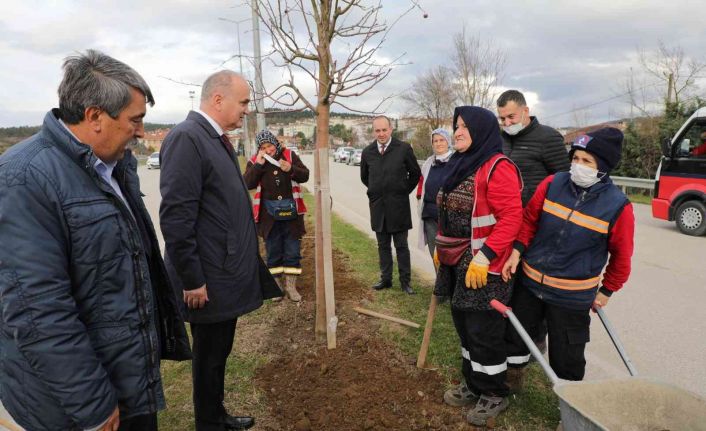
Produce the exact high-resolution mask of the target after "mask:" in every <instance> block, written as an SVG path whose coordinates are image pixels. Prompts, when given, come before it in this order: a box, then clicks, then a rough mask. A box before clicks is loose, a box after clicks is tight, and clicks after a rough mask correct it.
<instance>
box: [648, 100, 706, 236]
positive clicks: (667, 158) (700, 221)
mask: <svg viewBox="0 0 706 431" xmlns="http://www.w3.org/2000/svg"><path fill="white" fill-rule="evenodd" d="M662 154H663V157H662V161H661V162H660V164H659V167H658V168H657V174H656V176H655V189H654V198H653V199H652V217H655V218H658V219H662V220H669V221H676V224H677V227H678V228H679V230H680V231H681V232H682V233H685V234H687V235H694V236H699V235H704V234H706V107H703V108H701V109H698V110H697V111H696V112H694V115H692V116H691V117H690V118H689V119H688V120H686V122H685V123H684V125H682V126H681V128H680V129H679V131H678V132H677V133H676V134H675V135H674V137H673V138H671V139H666V140H665V141H664V142H663V143H662Z"/></svg>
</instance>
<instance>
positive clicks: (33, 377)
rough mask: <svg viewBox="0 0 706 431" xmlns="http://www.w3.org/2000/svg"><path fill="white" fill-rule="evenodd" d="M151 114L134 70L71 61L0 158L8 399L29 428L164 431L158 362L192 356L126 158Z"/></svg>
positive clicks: (0, 292)
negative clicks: (47, 104)
mask: <svg viewBox="0 0 706 431" xmlns="http://www.w3.org/2000/svg"><path fill="white" fill-rule="evenodd" d="M147 102H149V103H150V105H153V104H154V98H153V97H152V92H151V91H150V89H149V87H148V86H147V83H146V82H145V81H144V80H143V79H142V77H141V76H140V75H139V74H138V73H137V72H135V71H134V70H133V69H132V68H130V67H129V66H128V65H126V64H124V63H122V62H120V61H118V60H115V59H113V58H111V57H109V56H107V55H105V54H102V53H100V52H97V51H93V50H88V51H87V52H86V53H85V54H78V55H75V56H71V57H68V58H67V59H66V60H65V62H64V77H63V80H62V82H61V84H60V85H59V108H58V109H53V110H51V111H49V112H48V113H47V114H46V116H45V118H44V124H43V125H42V129H41V130H40V131H39V133H37V134H36V135H34V136H32V137H31V138H29V139H27V140H26V141H24V142H21V143H19V144H17V145H15V146H13V147H12V148H10V149H9V150H8V151H7V152H6V153H5V154H3V155H2V157H0V244H2V247H0V310H2V312H1V314H0V397H1V401H2V404H3V405H4V407H5V408H6V409H7V411H8V412H9V413H10V415H11V416H12V417H13V419H14V420H15V421H16V422H17V423H18V424H19V425H20V426H22V427H23V428H26V429H27V430H31V431H34V430H47V431H49V430H52V431H54V430H72V431H73V430H100V431H115V430H130V431H136V430H140V431H152V430H156V429H157V411H158V410H160V409H163V408H164V407H165V402H164V392H163V390H162V381H161V378H160V370H159V363H160V360H161V359H175V360H184V359H189V358H190V357H191V353H190V349H189V344H188V339H187V337H186V330H185V327H184V324H183V321H181V319H180V316H179V308H178V302H177V298H176V295H175V294H174V290H173V289H172V288H171V286H170V284H169V281H168V277H167V274H166V270H165V268H164V263H163V261H162V257H161V255H160V251H159V244H158V242H157V237H156V235H155V231H154V227H153V225H152V221H151V220H150V217H149V214H148V213H147V209H146V208H145V205H144V203H143V201H142V197H141V193H140V185H139V179H138V177H137V161H136V159H135V157H133V156H132V154H131V152H130V150H129V148H128V144H130V143H132V142H134V141H135V139H136V138H139V137H141V136H142V135H143V133H144V128H143V124H142V119H143V118H144V116H145V113H146V105H147Z"/></svg>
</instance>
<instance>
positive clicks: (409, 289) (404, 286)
mask: <svg viewBox="0 0 706 431" xmlns="http://www.w3.org/2000/svg"><path fill="white" fill-rule="evenodd" d="M402 291H403V292H404V293H406V294H407V295H414V294H415V292H414V290H412V287H411V286H410V285H409V283H402Z"/></svg>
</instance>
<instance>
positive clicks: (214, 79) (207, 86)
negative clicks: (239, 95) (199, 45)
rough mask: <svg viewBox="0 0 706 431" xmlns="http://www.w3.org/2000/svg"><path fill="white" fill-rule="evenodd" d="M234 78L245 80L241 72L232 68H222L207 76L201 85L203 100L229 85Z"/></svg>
mask: <svg viewBox="0 0 706 431" xmlns="http://www.w3.org/2000/svg"><path fill="white" fill-rule="evenodd" d="M234 78H240V79H243V80H245V78H243V77H242V76H241V75H240V74H239V73H236V72H233V71H232V70H221V71H218V72H216V73H214V74H212V75H211V76H209V77H208V78H206V80H205V81H204V82H203V86H202V87H201V102H205V101H207V100H208V99H210V98H211V97H212V96H213V94H214V93H216V91H219V90H223V89H224V88H227V87H229V86H230V84H231V83H232V82H233V79H234Z"/></svg>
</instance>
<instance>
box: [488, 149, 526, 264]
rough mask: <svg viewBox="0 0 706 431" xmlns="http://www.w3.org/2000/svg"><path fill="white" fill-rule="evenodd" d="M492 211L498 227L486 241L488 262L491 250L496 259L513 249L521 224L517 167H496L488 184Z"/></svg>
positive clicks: (502, 163)
mask: <svg viewBox="0 0 706 431" xmlns="http://www.w3.org/2000/svg"><path fill="white" fill-rule="evenodd" d="M486 199H487V200H488V205H489V207H490V210H491V211H492V212H493V214H494V215H495V219H496V222H495V226H494V227H493V231H492V233H491V234H490V236H488V239H487V240H486V241H485V244H484V245H483V248H482V249H481V250H484V249H485V250H484V254H486V257H487V258H488V259H493V258H494V257H495V256H488V255H487V249H488V248H489V249H490V250H492V252H493V253H494V254H495V255H496V256H497V255H499V254H502V253H503V252H504V251H505V250H507V249H508V248H509V247H511V246H512V243H513V241H515V238H516V237H517V232H518V231H519V229H520V224H521V222H522V198H521V195H520V178H519V173H518V172H517V168H516V167H515V165H514V164H512V163H508V162H503V161H501V162H500V163H498V164H497V165H496V166H495V169H494V170H493V173H492V174H491V177H490V181H488V191H487V195H486Z"/></svg>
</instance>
